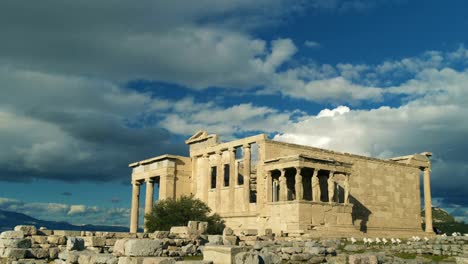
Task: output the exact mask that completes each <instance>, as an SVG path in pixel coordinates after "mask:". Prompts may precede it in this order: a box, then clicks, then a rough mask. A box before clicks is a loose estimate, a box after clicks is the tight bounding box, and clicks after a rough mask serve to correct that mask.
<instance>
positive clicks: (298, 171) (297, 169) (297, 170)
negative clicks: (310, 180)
mask: <svg viewBox="0 0 468 264" xmlns="http://www.w3.org/2000/svg"><path fill="white" fill-rule="evenodd" d="M294 168H295V169H296V174H297V173H301V170H302V167H300V166H297V167H294Z"/></svg>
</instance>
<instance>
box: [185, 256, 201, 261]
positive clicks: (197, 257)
mask: <svg viewBox="0 0 468 264" xmlns="http://www.w3.org/2000/svg"><path fill="white" fill-rule="evenodd" d="M184 260H203V255H196V256H185V257H184Z"/></svg>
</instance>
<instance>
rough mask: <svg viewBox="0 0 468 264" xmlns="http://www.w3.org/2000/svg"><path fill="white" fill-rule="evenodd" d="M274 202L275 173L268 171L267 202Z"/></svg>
mask: <svg viewBox="0 0 468 264" xmlns="http://www.w3.org/2000/svg"><path fill="white" fill-rule="evenodd" d="M265 201H266V202H267V203H268V202H273V171H267V173H266V200H265Z"/></svg>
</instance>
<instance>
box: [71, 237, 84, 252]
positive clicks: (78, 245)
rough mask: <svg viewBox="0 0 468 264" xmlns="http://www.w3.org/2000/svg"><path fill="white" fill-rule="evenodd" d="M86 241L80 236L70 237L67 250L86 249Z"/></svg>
mask: <svg viewBox="0 0 468 264" xmlns="http://www.w3.org/2000/svg"><path fill="white" fill-rule="evenodd" d="M84 249H85V241H84V240H83V238H80V237H69V238H68V239H67V250H69V251H72V250H84Z"/></svg>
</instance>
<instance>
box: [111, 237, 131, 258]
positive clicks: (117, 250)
mask: <svg viewBox="0 0 468 264" xmlns="http://www.w3.org/2000/svg"><path fill="white" fill-rule="evenodd" d="M128 240H129V238H124V239H117V240H116V241H115V244H114V249H113V252H112V253H113V254H114V255H115V256H124V255H125V243H127V241H128Z"/></svg>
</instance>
